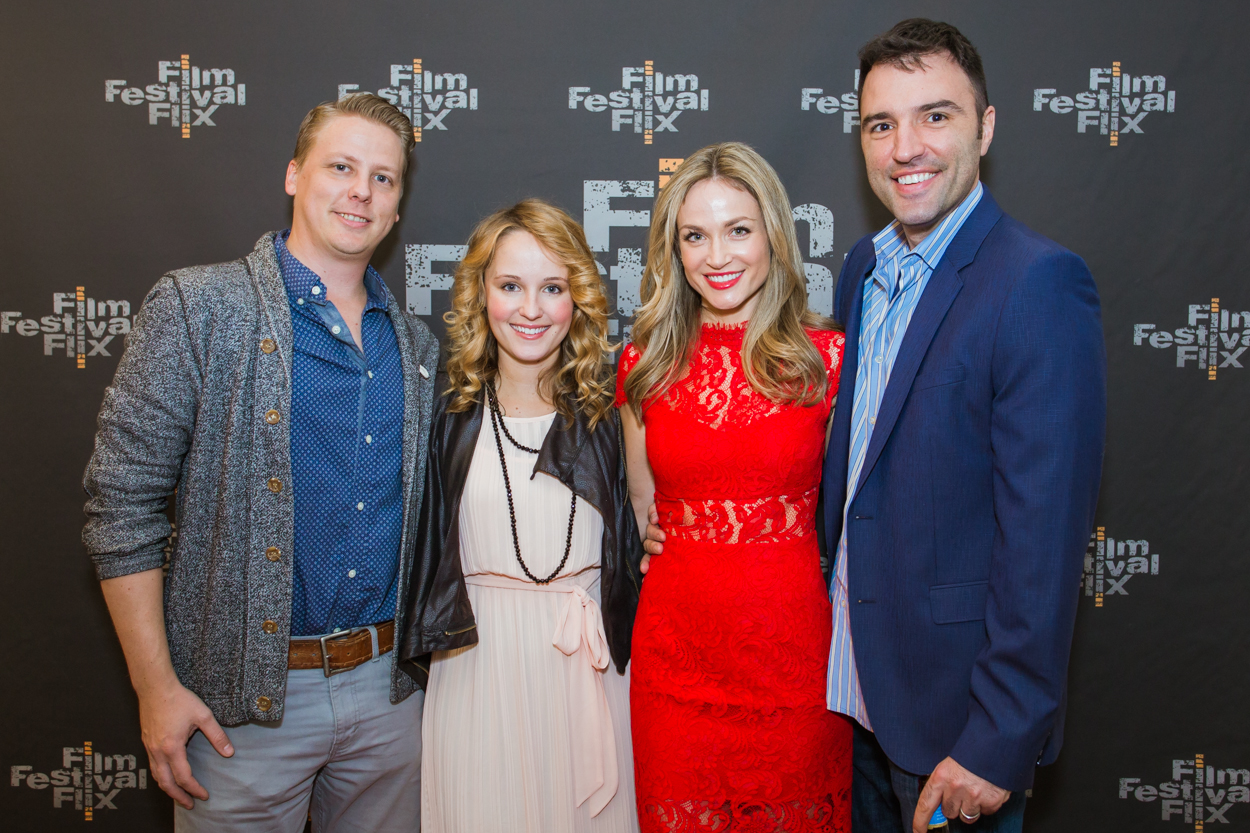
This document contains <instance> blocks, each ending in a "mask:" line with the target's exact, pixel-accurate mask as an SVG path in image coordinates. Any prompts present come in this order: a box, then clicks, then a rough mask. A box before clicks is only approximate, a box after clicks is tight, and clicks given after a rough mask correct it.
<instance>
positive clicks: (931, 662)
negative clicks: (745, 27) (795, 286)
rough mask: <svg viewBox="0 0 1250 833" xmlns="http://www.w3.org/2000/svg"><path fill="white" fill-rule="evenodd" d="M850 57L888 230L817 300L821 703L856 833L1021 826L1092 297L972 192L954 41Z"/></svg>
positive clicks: (974, 169) (1045, 748)
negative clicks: (829, 367)
mask: <svg viewBox="0 0 1250 833" xmlns="http://www.w3.org/2000/svg"><path fill="white" fill-rule="evenodd" d="M860 59H861V64H860V67H861V68H860V78H861V89H860V114H861V121H862V138H861V141H862V145H863V149H864V156H865V162H866V164H867V169H868V178H869V181H870V183H871V185H872V188H873V190H874V192H875V193H876V194H877V196H878V197H879V198H880V199H881V200H882V202H883V203H885V205H886V207H887V208H889V209H890V211H891V213H892V214H893V215H894V217H895V218H896V220H895V222H894V223H892V224H891V225H890V226H889V227H887V228H886V229H884V230H882V231H881V232H880V233H878V234H876V235H872V236H868V237H865V238H864V239H862V240H860V241H859V242H858V243H857V244H856V245H855V247H854V248H853V249H852V250H851V251H850V253H849V254H848V256H847V258H846V261H845V264H844V266H843V269H842V274H841V277H840V279H839V282H838V289H837V295H836V299H835V316H836V317H837V318H838V319H839V320H840V321H842V322H843V323H844V324H845V327H846V354H845V357H844V360H843V362H842V371H841V374H842V375H841V383H840V388H839V390H840V396H839V403H838V408H837V410H836V413H835V416H834V419H833V424H832V426H831V431H830V440H829V448H828V452H827V454H826V458H825V468H824V483H823V488H824V494H825V517H824V523H825V531H826V542H827V544H828V547H829V556H830V563H831V564H833V566H834V577H833V581H832V586H831V598H832V599H833V601H834V644H833V650H832V653H831V660H830V668H829V701H830V708H831V709H834V710H836V711H840V712H843V713H845V714H848V715H850V716H851V717H854V718H855V719H856V720H857V721H858V724H857V732H856V738H855V784H854V791H853V792H854V825H855V830H856V833H866V832H867V831H877V830H892V831H893V830H902V829H905V828H907V827H910V828H911V829H912V830H914V831H916V833H921V831H923V830H924V829H925V827H926V824H927V822H928V821H929V818H930V817H931V816H932V815H933V811H934V810H935V809H936V808H937V807H938V806H939V805H941V806H942V807H943V809H944V810H945V812H946V814H947V816H948V817H949V818H950V819H951V822H952V827H954V828H956V829H962V828H961V824H963V825H967V826H968V829H974V830H1020V828H1021V824H1022V820H1023V812H1024V791H1025V790H1027V789H1028V788H1029V787H1031V786H1032V783H1033V773H1034V768H1035V767H1036V766H1037V765H1038V764H1045V763H1049V762H1051V761H1053V760H1054V759H1055V757H1056V755H1057V754H1058V751H1059V747H1060V744H1061V742H1062V738H1063V716H1064V706H1065V700H1066V694H1065V692H1066V686H1067V667H1068V656H1069V652H1070V648H1071V642H1072V630H1073V623H1074V620H1075V616H1076V605H1077V588H1078V584H1079V581H1080V574H1081V564H1082V559H1083V556H1084V552H1085V547H1086V543H1087V541H1088V538H1089V533H1090V530H1091V528H1092V526H1093V518H1094V507H1095V503H1096V501H1097V495H1098V483H1099V478H1100V474H1101V468H1102V456H1103V444H1104V433H1105V428H1104V422H1105V411H1106V393H1105V376H1106V357H1105V350H1104V345H1103V336H1102V326H1101V323H1100V315H1099V304H1098V294H1097V290H1096V289H1095V287H1094V282H1093V279H1092V277H1091V276H1090V273H1089V270H1088V269H1087V268H1086V266H1085V263H1084V262H1083V261H1082V260H1081V259H1080V258H1079V257H1077V256H1076V255H1074V254H1072V253H1071V252H1069V251H1067V250H1066V249H1064V248H1062V247H1061V246H1059V245H1058V244H1056V243H1054V242H1052V241H1050V240H1048V239H1046V238H1044V237H1042V236H1041V235H1039V234H1036V233H1035V232H1033V231H1030V230H1029V229H1028V228H1026V227H1025V226H1023V225H1021V224H1020V223H1019V222H1017V221H1015V220H1013V219H1011V218H1010V217H1009V216H1007V215H1006V214H1004V213H1003V212H1002V210H1001V209H1000V208H999V207H998V204H997V203H996V202H995V201H994V199H993V197H992V196H990V194H989V192H988V190H986V189H985V188H984V186H983V185H982V184H981V183H980V179H979V166H980V157H981V156H983V155H984V154H985V153H986V151H987V150H988V149H989V145H990V141H991V139H992V138H993V133H994V120H995V113H994V109H993V108H992V107H990V106H989V105H988V100H987V97H986V92H985V77H984V73H983V71H982V69H981V61H980V58H979V57H978V56H977V53H976V50H975V48H974V47H973V46H972V44H971V43H969V42H968V41H967V39H966V38H964V37H963V35H961V34H960V33H959V32H958V31H957V30H955V29H954V27H951V26H949V25H947V24H942V23H934V22H933V21H928V20H908V21H904V22H903V23H900V24H899V25H898V26H896V27H894V29H892V30H891V31H890V32H887V33H886V34H884V35H882V36H880V37H878V38H876V39H874V40H873V41H872V42H870V43H869V44H868V45H866V46H865V47H864V49H863V50H861V52H860ZM869 729H871V731H869ZM926 776H927V783H926Z"/></svg>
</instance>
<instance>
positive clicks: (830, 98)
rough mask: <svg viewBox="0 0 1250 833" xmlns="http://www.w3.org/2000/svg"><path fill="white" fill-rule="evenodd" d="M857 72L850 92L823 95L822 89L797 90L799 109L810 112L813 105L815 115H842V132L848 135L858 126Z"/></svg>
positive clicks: (806, 88) (857, 71) (805, 88)
mask: <svg viewBox="0 0 1250 833" xmlns="http://www.w3.org/2000/svg"><path fill="white" fill-rule="evenodd" d="M858 90H859V70H855V83H854V84H852V85H851V91H850V92H847V93H842V95H841V97H839V96H836V95H825V90H824V88H823V87H804V88H803V89H801V90H799V109H800V110H811V109H812V107H813V105H814V106H815V108H816V112H817V113H824V114H825V115H827V116H833V115H838V114H839V113H841V115H842V132H843V133H850V132H851V128H853V127H858V126H859V93H858V92H857V91H858Z"/></svg>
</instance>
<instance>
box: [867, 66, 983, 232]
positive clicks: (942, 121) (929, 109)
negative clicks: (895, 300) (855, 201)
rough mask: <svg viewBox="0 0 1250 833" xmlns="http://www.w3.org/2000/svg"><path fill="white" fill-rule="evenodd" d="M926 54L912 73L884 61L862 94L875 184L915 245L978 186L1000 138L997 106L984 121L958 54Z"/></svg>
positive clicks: (873, 71)
mask: <svg viewBox="0 0 1250 833" xmlns="http://www.w3.org/2000/svg"><path fill="white" fill-rule="evenodd" d="M922 60H923V63H924V66H923V67H921V68H918V69H916V70H914V71H911V72H909V71H907V70H905V69H902V68H900V67H897V66H894V65H892V64H877V65H876V66H874V67H873V68H872V69H871V70H870V71H869V72H868V75H867V76H865V78H864V84H863V90H862V91H861V94H860V99H859V108H860V113H861V119H862V122H863V126H862V131H861V134H860V142H861V144H862V145H863V149H864V161H865V163H866V164H867V166H868V182H869V184H871V185H872V190H873V191H874V192H875V193H876V195H877V197H878V198H880V200H881V202H883V203H885V206H886V208H888V209H890V213H891V214H893V215H894V216H895V217H896V218H897V219H898V221H899V222H900V223H902V225H903V230H904V232H905V233H906V235H907V241H908V243H909V244H910V245H911V246H912V247H913V248H914V247H915V246H916V245H917V244H918V243H919V242H920V241H921V240H923V239H924V238H925V235H927V234H928V233H929V232H930V231H932V230H933V228H934V226H936V225H937V224H938V223H940V222H941V221H942V218H943V217H945V216H946V215H947V214H949V213H950V212H951V211H952V210H953V209H954V208H955V206H957V205H959V203H960V202H961V201H962V200H963V198H964V197H966V196H967V195H968V193H969V192H970V191H971V190H972V188H973V187H974V186H975V185H976V183H977V179H978V176H979V173H980V166H981V157H982V156H983V155H985V152H986V151H987V150H989V147H990V141H991V140H992V139H993V138H994V108H993V107H987V108H986V110H985V114H984V116H983V117H982V118H981V119H980V122H979V124H978V119H977V108H976V97H975V94H974V93H973V89H972V83H971V82H970V81H969V80H968V76H967V75H966V74H965V73H964V71H963V70H962V69H960V67H959V65H958V64H956V63H955V62H954V61H953V60H952V59H951V57H950V55H948V54H947V53H945V52H941V53H938V54H935V55H925V56H924V57H923V59H922ZM978 127H979V128H980V129H979V130H978Z"/></svg>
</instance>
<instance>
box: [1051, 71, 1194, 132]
mask: <svg viewBox="0 0 1250 833" xmlns="http://www.w3.org/2000/svg"><path fill="white" fill-rule="evenodd" d="M1057 93H1058V90H1057V89H1054V88H1051V87H1045V88H1040V87H1039V88H1038V89H1035V90H1033V110H1034V111H1036V112H1038V113H1040V112H1042V109H1043V108H1045V109H1047V110H1050V112H1052V113H1055V114H1057V115H1061V116H1066V115H1071V114H1073V113H1075V114H1076V132H1077V133H1088V132H1090V131H1091V130H1092V129H1096V130H1097V131H1098V133H1099V135H1101V136H1106V137H1108V143H1109V144H1110V145H1111V147H1118V146H1119V144H1120V138H1121V137H1122V136H1127V135H1128V134H1130V133H1138V134H1144V133H1145V132H1146V131H1145V130H1144V129H1143V127H1142V122H1144V121H1145V120H1146V117H1147V116H1149V115H1150V114H1151V113H1174V112H1176V90H1169V89H1168V80H1167V78H1165V77H1164V76H1162V75H1131V74H1129V73H1127V72H1124V71H1123V69H1122V68H1121V66H1120V62H1119V61H1112V63H1111V66H1109V67H1090V70H1089V89H1088V90H1083V91H1081V92H1079V93H1076V94H1075V95H1071V96H1067V95H1058V94H1057Z"/></svg>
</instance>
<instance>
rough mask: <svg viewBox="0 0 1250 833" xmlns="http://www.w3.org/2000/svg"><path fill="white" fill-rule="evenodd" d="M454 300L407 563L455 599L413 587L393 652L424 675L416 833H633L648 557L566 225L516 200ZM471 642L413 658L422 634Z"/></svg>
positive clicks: (486, 233) (599, 290)
mask: <svg viewBox="0 0 1250 833" xmlns="http://www.w3.org/2000/svg"><path fill="white" fill-rule="evenodd" d="M452 295H453V309H452V312H450V313H448V316H447V319H448V324H449V327H448V341H449V344H450V346H449V349H448V353H449V356H448V360H447V373H446V374H445V375H444V374H440V380H439V381H440V389H441V390H443V391H445V393H444V395H442V396H440V397H439V398H438V400H437V402H436V405H435V413H434V417H433V420H434V421H433V428H432V431H431V445H432V448H431V455H430V464H429V466H430V471H429V475H428V477H427V487H426V488H427V491H426V495H427V498H426V500H427V501H430V502H431V505H428V506H427V507H426V511H424V512H423V519H422V523H421V529H420V531H419V539H420V540H419V542H418V547H419V548H420V549H421V550H422V552H423V553H425V554H426V557H427V558H428V559H432V560H427V561H426V562H425V563H426V564H436V565H437V566H436V567H435V569H434V572H435V573H436V574H437V575H438V576H439V577H440V578H439V580H440V581H441V580H443V579H445V578H446V577H448V576H452V577H454V579H455V582H454V586H457V587H458V591H457V592H456V593H446V592H444V593H439V592H437V591H428V588H424V589H423V588H422V587H421V583H420V582H418V591H417V593H416V596H415V598H414V599H411V600H410V615H409V620H408V621H409V622H411V623H412V624H411V625H410V627H409V628H408V631H407V633H406V634H405V637H404V639H403V642H402V646H401V651H402V652H403V653H402V655H403V656H404V657H405V658H412V659H415V660H416V662H417V663H418V664H419V665H424V666H427V667H428V673H429V681H428V685H427V689H426V700H425V713H424V716H423V719H422V725H423V735H422V741H423V744H424V748H423V755H422V791H421V813H422V827H423V830H424V831H426V833H478V831H483V833H485V832H486V831H508V833H512V831H532V833H561V831H569V833H573V832H574V831H579V832H580V831H587V832H588V833H589V831H596V833H597V832H598V831H602V832H603V833H609V831H622V832H624V831H636V830H637V829H638V822H637V816H636V811H635V806H634V790H633V774H634V773H633V759H632V753H631V743H630V726H629V675H628V665H627V664H628V660H629V647H630V637H631V630H632V626H633V617H634V611H635V609H636V607H637V602H638V588H639V585H640V576H639V574H638V561H639V559H640V557H641V554H642V552H641V544H640V539H639V535H638V531H637V527H636V524H635V522H634V519H633V515H632V510H631V509H630V508H629V503H628V496H627V494H628V487H627V484H626V482H625V476H624V461H623V459H622V455H621V449H620V436H621V435H620V426H619V422H618V419H619V417H618V415H617V412H616V410H615V409H614V408H613V403H612V397H613V390H614V388H613V379H612V374H611V355H610V353H609V352H608V346H609V345H608V342H607V315H606V311H607V301H606V298H605V297H604V293H603V287H602V283H601V281H600V279H599V275H598V270H597V268H596V267H595V265H594V260H593V256H592V255H591V253H590V250H589V247H588V246H587V245H586V242H585V237H584V235H583V233H582V230H581V228H580V227H579V226H578V225H577V223H576V222H575V221H573V220H572V218H570V217H569V216H568V215H567V214H565V213H564V212H562V211H560V210H559V209H556V208H554V207H552V206H550V205H548V204H546V203H543V202H541V201H538V200H527V201H525V202H522V203H520V204H518V205H517V206H514V207H513V208H511V209H507V210H505V211H500V212H497V213H496V214H494V215H492V216H491V217H488V218H487V219H486V220H484V221H482V223H481V224H479V226H478V228H477V229H476V230H475V231H474V233H473V235H472V237H471V238H470V241H469V246H468V253H467V254H466V256H465V259H464V261H463V262H462V264H461V266H460V268H459V269H458V271H457V274H456V278H455V282H454V286H453V291H452ZM505 466H506V469H505ZM505 471H506V474H505ZM570 487H573V488H572V489H571V488H570ZM574 491H576V493H577V495H576V498H574ZM461 582H462V584H461ZM444 583H445V584H446V582H444ZM426 584H427V585H428V584H429V582H427V583H426ZM444 597H445V598H444ZM470 611H471V617H472V618H468V617H469V616H470ZM474 628H475V633H476V637H477V639H476V643H475V644H467V645H466V646H465V647H461V648H457V649H455V650H452V651H446V652H436V653H434V654H433V655H432V656H425V657H423V656H422V654H424V653H425V652H424V651H423V650H422V646H421V643H422V641H423V637H422V634H423V633H424V632H429V631H434V632H436V633H447V632H455V631H457V630H462V629H463V630H464V632H465V633H466V634H467V635H469V634H472V633H473V632H474V631H473V629H474Z"/></svg>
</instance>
